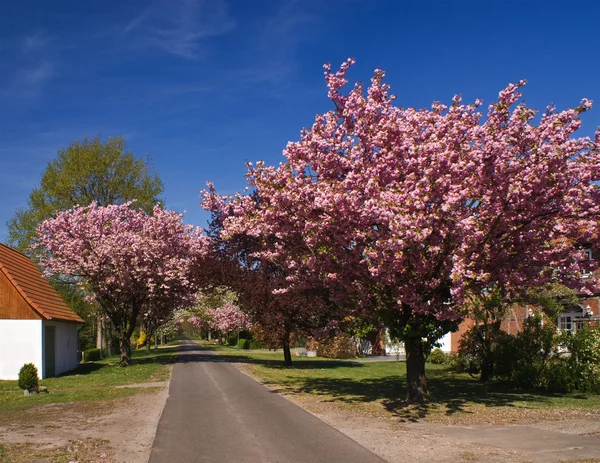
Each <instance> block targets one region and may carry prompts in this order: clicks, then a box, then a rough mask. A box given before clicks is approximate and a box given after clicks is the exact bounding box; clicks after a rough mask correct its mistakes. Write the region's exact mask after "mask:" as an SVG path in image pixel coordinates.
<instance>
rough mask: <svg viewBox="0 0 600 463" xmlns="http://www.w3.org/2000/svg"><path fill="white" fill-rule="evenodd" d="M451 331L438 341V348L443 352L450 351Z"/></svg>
mask: <svg viewBox="0 0 600 463" xmlns="http://www.w3.org/2000/svg"><path fill="white" fill-rule="evenodd" d="M451 337H452V333H446V334H445V335H444V336H443V337H442V339H440V340H439V341H438V342H439V343H440V349H442V350H443V351H444V352H452V338H451Z"/></svg>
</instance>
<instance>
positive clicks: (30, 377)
mask: <svg viewBox="0 0 600 463" xmlns="http://www.w3.org/2000/svg"><path fill="white" fill-rule="evenodd" d="M39 384H40V378H39V377H38V371H37V368H36V367H35V365H34V364H33V363H26V364H25V365H23V366H22V367H21V369H20V370H19V387H20V388H21V389H34V388H37V387H38V385H39Z"/></svg>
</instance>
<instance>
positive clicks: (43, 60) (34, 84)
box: [0, 30, 57, 99]
mask: <svg viewBox="0 0 600 463" xmlns="http://www.w3.org/2000/svg"><path fill="white" fill-rule="evenodd" d="M10 45H11V47H10V54H9V56H10V58H9V59H10V61H9V62H10V66H6V67H5V68H4V69H3V72H4V73H3V77H4V79H3V81H4V82H3V84H4V85H3V87H2V90H0V96H3V97H7V98H11V99H22V98H33V97H37V96H39V95H40V94H41V93H42V92H43V90H44V88H45V86H46V85H47V83H48V81H49V80H50V79H52V78H53V77H54V76H55V75H56V74H57V51H56V47H55V46H54V40H53V37H51V36H49V35H48V34H46V33H45V32H44V31H42V30H39V31H34V32H31V33H28V34H26V35H23V36H20V37H18V38H15V39H13V40H12V43H11V44H10ZM0 82H2V79H1V78H0Z"/></svg>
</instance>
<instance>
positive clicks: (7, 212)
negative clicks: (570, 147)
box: [0, 0, 600, 240]
mask: <svg viewBox="0 0 600 463" xmlns="http://www.w3.org/2000/svg"><path fill="white" fill-rule="evenodd" d="M599 17H600V2H595V1H593V0H590V1H573V0H572V1H564V2H558V1H557V2H552V1H539V2H538V1H533V0H523V1H520V2H509V1H501V0H498V1H491V0H490V1H486V0H480V1H477V2H468V1H460V0H454V1H451V0H446V1H439V2H429V1H419V2H408V1H401V0H398V1H378V0H371V1H358V0H348V1H343V0H330V1H251V0H246V1H232V0H229V1H228V0H206V1H202V0H185V1H181V0H170V1H152V0H149V1H148V0H146V1H127V2H117V1H112V0H105V1H85V2H82V1H60V0H54V1H52V2H47V1H41V0H40V1H27V0H20V1H12V2H10V1H5V2H1V3H0V198H2V199H1V201H0V240H3V239H5V238H6V226H5V224H6V222H7V221H8V220H9V219H10V218H11V217H12V216H13V215H14V212H15V210H16V209H17V208H19V207H24V206H26V204H27V198H28V196H29V193H30V192H31V190H32V189H33V188H34V187H35V186H37V185H39V182H40V178H41V174H42V172H43V171H44V169H45V167H46V164H47V163H48V162H49V161H50V160H52V159H53V158H54V157H55V156H56V153H57V151H58V149H59V148H61V147H65V146H67V145H68V144H69V143H70V142H71V141H73V140H75V139H82V138H83V137H85V136H94V135H100V136H102V137H103V138H106V137H109V136H114V135H123V136H125V137H126V139H127V142H128V147H129V148H130V149H131V150H132V151H133V152H134V153H135V154H137V155H138V156H145V155H146V154H149V155H151V156H152V158H153V164H154V167H155V170H156V171H157V172H158V173H159V174H160V176H161V178H162V180H163V182H164V183H165V192H164V198H165V200H166V204H167V207H169V208H172V209H176V210H178V211H183V210H187V211H188V213H187V216H186V221H187V222H190V223H194V224H197V225H202V226H204V225H205V222H206V219H207V218H208V215H207V214H206V213H205V212H203V211H202V210H201V208H200V207H199V206H198V200H199V191H200V189H201V188H203V187H204V185H205V183H206V181H208V180H210V181H213V182H214V183H215V184H216V186H217V189H218V191H219V192H222V193H230V192H234V191H237V190H242V189H243V188H244V186H245V180H244V177H243V174H244V172H245V167H244V163H245V162H246V161H256V160H258V159H263V160H265V161H266V162H268V163H276V162H279V161H280V160H281V159H282V158H281V151H282V149H283V148H284V147H285V144H286V143H287V141H289V140H297V139H298V137H299V133H300V129H301V128H302V127H305V126H310V125H311V124H312V121H313V119H314V116H315V114H317V113H320V112H325V111H327V110H329V109H331V107H332V105H331V103H330V102H329V101H328V99H327V96H326V87H325V83H324V79H323V71H322V65H323V63H324V62H331V63H332V64H334V66H337V65H338V64H339V63H341V62H342V61H344V60H345V59H346V58H347V57H353V58H355V59H356V60H357V64H356V66H355V67H354V68H353V69H352V71H351V73H350V75H349V76H350V79H352V80H354V81H365V82H366V81H368V79H369V78H370V76H371V74H372V71H373V69H375V68H378V67H380V68H383V69H385V70H386V73H387V81H388V82H389V83H390V84H391V86H392V92H393V93H395V94H396V95H398V100H397V103H398V104H399V105H401V106H404V107H408V106H415V107H423V106H428V105H429V104H430V103H431V102H432V101H434V100H441V101H443V102H448V101H450V100H451V98H452V96H453V95H454V94H456V93H459V94H462V95H463V97H464V98H465V100H466V101H472V100H474V99H475V98H477V97H479V98H482V99H483V100H484V102H487V103H489V102H491V101H493V100H494V99H495V97H496V95H497V93H498V91H499V90H501V89H502V88H503V87H504V86H505V85H506V84H507V83H509V82H515V81H518V80H520V79H522V78H525V79H527V80H528V82H529V84H528V86H527V87H526V89H525V100H526V102H527V103H528V104H529V105H530V106H532V107H534V108H538V109H544V108H545V107H546V106H547V105H548V104H550V103H556V105H557V106H558V108H559V109H562V108H565V107H568V106H575V105H577V104H578V103H579V102H580V100H581V99H582V98H584V97H586V98H589V99H593V100H596V102H597V107H596V109H593V110H592V111H591V112H590V113H586V114H585V115H584V124H583V128H582V130H581V131H580V133H581V134H582V135H592V134H593V132H594V130H595V129H596V127H597V126H599V125H600V85H599V84H600V60H599V59H598V53H599V50H600V47H599V45H600V34H598V30H597V25H598V23H597V20H598V18H599Z"/></svg>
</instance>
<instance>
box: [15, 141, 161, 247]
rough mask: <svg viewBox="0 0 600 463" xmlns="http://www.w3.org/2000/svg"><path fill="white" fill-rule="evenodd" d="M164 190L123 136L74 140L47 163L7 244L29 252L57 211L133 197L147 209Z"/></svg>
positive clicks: (139, 205)
mask: <svg viewBox="0 0 600 463" xmlns="http://www.w3.org/2000/svg"><path fill="white" fill-rule="evenodd" d="M162 192H163V183H162V181H161V180H160V178H159V176H158V174H155V173H154V172H153V170H152V167H151V165H150V160H149V159H145V160H144V159H141V158H138V157H136V156H134V155H133V153H131V152H130V151H128V150H127V148H126V144H125V139H124V138H123V137H112V138H108V139H107V140H106V141H105V142H102V140H101V139H100V137H99V136H97V137H93V138H84V139H83V140H82V141H74V142H73V143H71V144H70V145H69V146H68V147H67V148H65V149H62V150H60V151H59V152H58V156H57V157H56V158H55V159H54V160H52V161H50V162H49V163H48V166H47V167H46V170H45V172H44V174H43V176H42V181H41V183H40V186H39V187H37V188H35V189H34V190H33V191H32V192H31V195H30V196H29V200H28V205H27V207H26V208H23V209H19V210H18V211H17V212H16V214H15V216H14V217H13V218H12V219H11V220H10V221H9V222H8V233H9V236H8V245H9V246H12V247H13V248H15V249H17V250H19V251H22V252H27V249H28V248H29V246H30V245H31V244H32V242H33V240H34V238H35V231H36V227H37V226H38V224H39V223H41V222H42V221H44V220H45V219H48V218H50V217H53V216H55V214H56V212H57V211H62V210H65V209H69V208H71V207H73V206H75V205H82V206H85V205H88V204H90V203H91V202H92V201H96V203H98V205H99V206H108V205H110V204H123V203H125V202H127V201H131V200H134V199H135V200H136V205H137V207H139V208H141V209H144V210H146V211H151V210H152V208H153V206H154V205H155V204H156V203H157V202H158V201H159V195H160V194H161V193H162Z"/></svg>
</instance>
